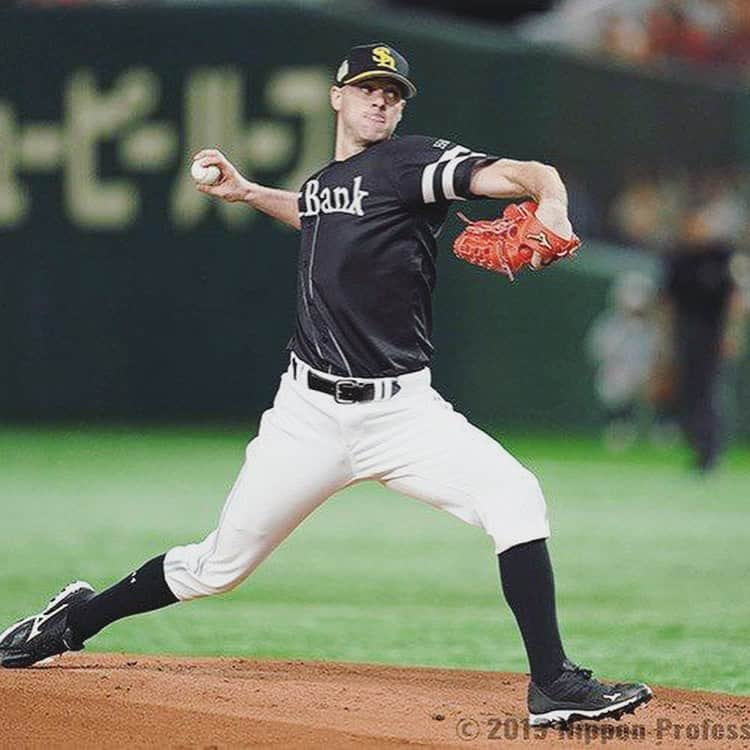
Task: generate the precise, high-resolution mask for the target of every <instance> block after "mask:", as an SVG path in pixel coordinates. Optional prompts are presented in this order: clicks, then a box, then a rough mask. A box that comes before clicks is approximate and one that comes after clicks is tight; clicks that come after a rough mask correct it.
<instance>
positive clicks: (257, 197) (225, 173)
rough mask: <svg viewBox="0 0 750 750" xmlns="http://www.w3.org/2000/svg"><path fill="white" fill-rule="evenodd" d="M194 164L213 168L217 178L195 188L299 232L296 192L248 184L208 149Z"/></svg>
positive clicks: (231, 165)
mask: <svg viewBox="0 0 750 750" xmlns="http://www.w3.org/2000/svg"><path fill="white" fill-rule="evenodd" d="M193 161H194V162H197V163H198V164H199V165H200V166H202V167H211V166H213V167H216V168H217V169H218V170H219V173H220V177H219V179H218V180H217V181H216V182H215V183H213V184H212V185H205V184H198V185H196V188H197V189H198V190H200V191H201V193H205V194H206V195H210V196H212V197H214V198H221V199H222V200H225V201H227V202H228V203H246V204H247V205H248V206H251V207H252V208H255V209H257V210H258V211H262V212H263V213H265V214H268V215H269V216H273V218H274V219H278V221H282V222H284V224H288V225H289V226H291V227H294V228H295V229H299V228H300V226H301V224H300V218H299V208H298V205H297V200H298V198H299V194H298V193H293V192H290V191H288V190H279V189H277V188H271V187H265V186H264V185H259V184H258V183H256V182H250V180H248V179H247V178H245V177H243V176H242V175H241V174H240V172H239V170H238V169H237V168H236V167H235V166H234V164H232V162H231V161H229V159H227V157H226V156H224V154H222V153H221V151H219V150H218V149H215V148H207V149H203V150H202V151H199V152H198V153H197V154H196V155H195V156H194V157H193Z"/></svg>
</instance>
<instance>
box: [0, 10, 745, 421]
mask: <svg viewBox="0 0 750 750" xmlns="http://www.w3.org/2000/svg"><path fill="white" fill-rule="evenodd" d="M376 39H385V40H387V41H390V42H391V43H393V44H395V45H396V46H398V47H399V48H401V49H403V51H404V52H406V54H407V55H408V57H409V59H410V61H411V63H412V65H413V71H414V75H415V77H416V81H417V83H418V86H419V87H420V95H419V96H418V97H417V99H415V100H414V101H413V102H411V103H410V104H409V106H408V109H407V115H406V118H405V121H404V123H403V125H402V128H401V132H403V133H425V134H429V135H435V136H436V137H447V138H451V139H454V140H457V141H459V142H462V143H465V144H467V145H470V146H474V147H476V148H480V149H482V150H485V151H488V152H491V153H498V154H503V155H508V156H512V157H515V158H522V159H524V158H535V159H541V160H545V161H549V162H551V163H554V164H557V165H560V166H561V168H562V171H563V174H565V173H566V171H567V170H568V169H573V170H575V172H576V174H577V176H579V177H580V178H582V179H584V180H585V182H586V184H587V185H588V186H589V187H590V188H591V190H592V191H594V192H596V194H597V195H600V196H602V197H607V196H609V195H610V194H611V193H612V192H613V191H614V190H615V189H616V187H617V186H619V185H620V184H621V181H622V176H623V173H624V172H625V171H626V170H628V169H629V168H631V167H632V166H634V165H635V164H642V163H644V162H646V163H648V162H656V163H667V164H670V163H675V162H684V163H686V164H688V165H691V166H705V165H708V164H712V163H724V164H726V163H730V162H732V161H733V160H736V159H737V158H738V157H739V155H740V154H741V153H742V152H743V151H744V152H746V151H747V149H746V140H747V138H746V136H744V135H741V134H742V131H743V128H742V127H741V124H742V122H744V120H743V119H742V117H741V116H740V115H739V114H738V113H739V112H740V111H742V104H743V101H744V100H743V98H742V97H743V96H744V95H742V94H741V93H739V92H735V91H733V90H728V89H722V88H719V87H713V88H712V87H709V86H708V85H705V86H700V85H697V84H696V83H694V82H693V83H681V82H679V81H677V80H674V81H668V80H664V79H654V78H645V77H641V76H638V75H636V74H634V73H632V72H628V71H617V70H613V69H609V70H605V69H600V68H597V67H594V66H593V65H591V64H588V63H583V62H580V61H576V60H573V59H570V58H565V57H563V56H560V55H558V54H557V53H553V52H545V51H538V50H534V49H532V48H528V47H526V46H525V45H522V44H521V43H519V42H517V41H514V40H512V39H511V38H509V37H506V36H504V35H501V34H499V33H497V32H481V31H476V30H474V31H468V30H467V28H466V27H462V28H455V29H451V28H449V27H446V26H444V25H439V24H437V23H432V22H430V23H425V24H419V25H418V27H417V26H416V25H415V27H414V28H412V29H408V28H405V27H404V23H403V21H395V20H393V18H391V17H389V16H387V15H386V14H383V13H382V12H380V13H379V14H378V17H377V18H373V17H371V16H367V15H366V14H362V13H358V12H356V6H355V7H354V8H353V9H352V10H351V11H350V12H346V11H342V10H338V11H337V12H336V13H332V12H327V11H322V10H313V9H310V10H305V11H301V10H299V9H297V10H293V9H290V8H283V7H278V6H276V5H275V6H273V7H264V6H263V5H253V6H249V7H244V8H243V7H232V8H224V7H222V8H217V7H215V6H214V7H206V8H191V9H187V8H178V7H173V8H162V9H145V8H143V9H139V8H132V9H110V10H107V9H94V8H91V9H80V10H68V11H52V10H47V11H41V12H40V11H36V12H35V11H30V10H27V11H4V12H0V63H1V64H0V417H2V418H6V419H37V418H44V419H48V418H52V419H56V418H73V419H77V418H105V419H106V418H165V419H174V418H180V419H182V418H184V419H194V418H204V417H205V418H217V417H218V418H225V417H229V418H239V419H248V420H254V419H256V418H257V416H258V413H259V411H260V410H261V409H263V408H265V407H266V406H268V405H269V404H270V400H271V397H272V394H273V391H274V389H275V386H276V382H277V379H278V375H279V372H280V370H281V368H283V367H284V366H285V362H286V355H285V353H284V347H285V345H286V343H287V341H288V339H289V336H290V334H291V331H292V324H293V318H294V301H295V300H294V280H295V268H296V238H295V235H294V233H293V232H291V231H287V230H284V229H283V228H279V227H278V226H276V225H275V224H274V223H273V222H272V221H271V220H270V219H267V218H265V217H263V216H260V215H258V214H256V213H254V212H253V211H250V210H248V209H247V208H245V207H242V206H240V207H237V206H225V205H218V204H216V203H214V202H212V201H210V200H208V199H206V198H205V197H204V196H202V195H200V194H199V193H197V192H196V191H195V190H194V188H193V186H192V183H191V181H190V178H189V176H188V173H187V166H188V164H189V160H190V155H191V154H192V153H193V152H194V151H195V150H197V149H198V148H201V147H203V146H218V147H220V148H222V149H223V150H224V151H225V152H226V153H227V154H228V156H229V157H230V158H231V159H232V160H233V161H234V162H235V163H236V164H237V165H238V166H239V167H240V169H242V170H243V171H244V173H245V174H246V175H247V176H249V177H250V178H251V179H256V180H258V181H259V182H264V183H268V184H274V185H282V186H286V187H289V188H293V189H296V188H297V187H299V185H300V184H301V182H302V181H303V179H304V178H305V176H306V175H307V174H309V173H310V172H312V171H313V170H315V169H316V168H318V167H319V166H320V165H321V164H323V163H325V162H326V161H328V160H329V158H330V156H331V152H332V145H333V118H332V116H331V114H330V112H329V110H328V104H327V89H328V86H329V81H330V75H331V71H332V70H333V69H334V68H335V66H336V65H337V64H338V62H339V61H340V59H341V58H342V57H343V55H344V53H345V52H346V50H347V49H348V48H349V47H350V46H351V45H353V44H355V43H360V42H367V41H374V40H376ZM745 111H747V108H745ZM489 210H490V209H489V206H478V205H475V206H469V207H468V209H467V211H468V212H469V213H470V214H471V215H474V216H478V215H480V214H482V213H484V214H485V215H488V214H489ZM457 231H458V223H457V222H456V220H455V219H452V220H450V221H449V223H448V225H447V227H446V229H445V231H444V233H443V243H442V244H443V253H442V254H443V256H444V257H443V259H442V261H441V264H440V266H441V267H440V275H439V283H438V290H437V296H436V311H435V312H436V315H435V342H436V345H437V354H436V360H435V376H436V377H435V380H436V383H437V385H438V387H439V388H441V389H442V390H443V392H444V393H445V395H446V396H447V397H448V398H451V399H453V400H455V401H457V402H458V405H460V407H461V408H462V409H463V410H465V411H466V412H467V413H468V414H470V415H471V416H472V417H473V418H474V419H476V420H477V421H479V422H481V423H484V424H493V425H495V426H502V425H506V424H507V425H523V426H525V427H527V428H530V429H533V428H542V427H549V426H561V425H570V426H575V427H586V426H591V425H593V424H594V423H595V420H596V406H595V404H594V403H593V397H592V392H593V391H592V386H591V380H592V375H591V372H590V368H589V366H588V364H587V362H586V360H585V358H584V354H583V347H582V338H583V335H584V332H585V331H586V329H587V327H588V325H589V323H590V321H591V320H592V319H593V317H594V316H595V315H596V314H597V313H598V312H599V310H600V309H601V307H602V305H603V303H604V300H605V294H606V289H607V286H608V283H609V280H608V274H609V271H610V269H611V268H613V265H612V264H611V263H610V262H609V260H608V259H609V257H610V256H609V254H607V253H606V252H605V251H604V250H603V249H601V248H599V247H598V246H596V245H595V244H594V243H589V244H588V246H587V247H586V248H585V249H584V251H583V252H582V255H581V257H580V259H579V260H578V261H577V262H576V263H573V264H566V265H562V264H561V265H560V266H559V267H556V268H554V269H551V270H550V271H548V272H545V273H544V274H539V275H537V276H534V277H529V276H526V277H524V278H522V279H521V280H520V281H518V282H517V283H516V284H513V285H509V284H508V283H507V282H506V281H505V280H504V279H502V278H500V277H497V276H495V275H492V274H489V273H487V272H484V271H481V270H479V269H475V268H472V267H470V266H468V265H466V264H462V263H460V262H459V261H457V260H456V259H454V258H453V257H452V256H451V255H450V253H449V251H448V248H449V244H450V241H451V240H452V238H453V237H454V236H455V234H456V233H457ZM625 262H626V263H637V261H634V260H629V261H628V260H626V261H625ZM746 374H747V373H746ZM744 380H745V383H747V381H748V378H747V377H745V378H744ZM746 390H747V389H746ZM747 402H748V398H745V399H744V409H745V416H744V418H743V424H744V428H745V430H748V425H749V424H750V418H748V414H747V412H748V403H747Z"/></svg>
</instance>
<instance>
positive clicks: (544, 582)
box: [497, 539, 565, 685]
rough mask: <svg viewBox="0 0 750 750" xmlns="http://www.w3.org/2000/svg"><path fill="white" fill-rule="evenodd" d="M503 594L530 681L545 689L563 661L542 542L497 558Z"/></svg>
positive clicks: (549, 567) (552, 585)
mask: <svg viewBox="0 0 750 750" xmlns="http://www.w3.org/2000/svg"><path fill="white" fill-rule="evenodd" d="M497 559H498V562H499V565H500V578H501V580H502V583H503V593H504V594H505V598H506V600H507V602H508V605H509V606H510V608H511V609H512V610H513V614H514V615H515V617H516V621H517V622H518V627H519V629H520V630H521V636H522V637H523V642H524V645H525V646H526V654H527V655H528V658H529V666H530V668H531V679H532V680H533V681H534V682H535V683H536V684H537V685H547V684H549V683H550V682H552V681H553V680H554V679H555V678H556V677H557V676H558V675H559V674H560V673H561V672H562V669H561V666H562V663H563V660H564V659H565V651H564V650H563V646H562V641H561V640H560V632H559V630H558V628H557V613H556V611H555V582H554V578H553V576H552V564H551V563H550V559H549V552H547V544H546V542H545V540H544V539H536V540H534V541H533V542H525V543H524V544H518V545H516V546H515V547H511V548H510V549H507V550H505V552H503V553H502V554H500V555H498V556H497Z"/></svg>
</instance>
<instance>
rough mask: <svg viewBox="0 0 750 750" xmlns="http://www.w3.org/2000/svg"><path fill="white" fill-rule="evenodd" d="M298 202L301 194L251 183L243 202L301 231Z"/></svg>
mask: <svg viewBox="0 0 750 750" xmlns="http://www.w3.org/2000/svg"><path fill="white" fill-rule="evenodd" d="M298 200H299V193H293V192H291V191H290V190H280V189H278V188H272V187H265V186H264V185H258V184H257V183H254V182H251V183H249V186H248V189H247V193H246V194H245V197H244V199H243V202H244V203H247V205H248V206H252V207H253V208H255V209H257V210H258V211H263V213H264V214H268V215H269V216H273V218H274V219H278V220H279V221H283V222H284V224H288V225H289V226H291V227H294V228H295V229H299V228H300V226H301V222H300V218H299V204H298Z"/></svg>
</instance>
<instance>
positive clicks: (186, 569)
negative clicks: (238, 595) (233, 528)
mask: <svg viewBox="0 0 750 750" xmlns="http://www.w3.org/2000/svg"><path fill="white" fill-rule="evenodd" d="M202 547H203V545H202V544H191V545H187V546H185V547H174V548H173V549H171V550H169V552H168V553H167V555H166V557H165V559H164V577H165V579H166V582H167V585H168V586H169V588H170V590H171V591H172V593H173V594H174V595H175V596H176V597H177V598H178V599H179V600H180V601H188V600H190V599H198V598H200V597H204V596H214V595H216V594H223V593H225V592H226V591H231V590H232V589H233V588H235V587H236V586H238V585H239V584H240V583H242V582H243V581H244V580H245V579H246V578H247V577H248V576H249V575H250V573H252V572H253V570H255V568H256V567H257V566H258V564H259V563H260V559H258V558H257V557H253V556H251V555H248V554H247V550H243V552H244V554H242V553H239V554H235V555H232V556H218V555H217V554H216V552H215V551H214V552H213V553H212V552H211V550H204V549H202ZM261 559H262V558H261Z"/></svg>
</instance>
